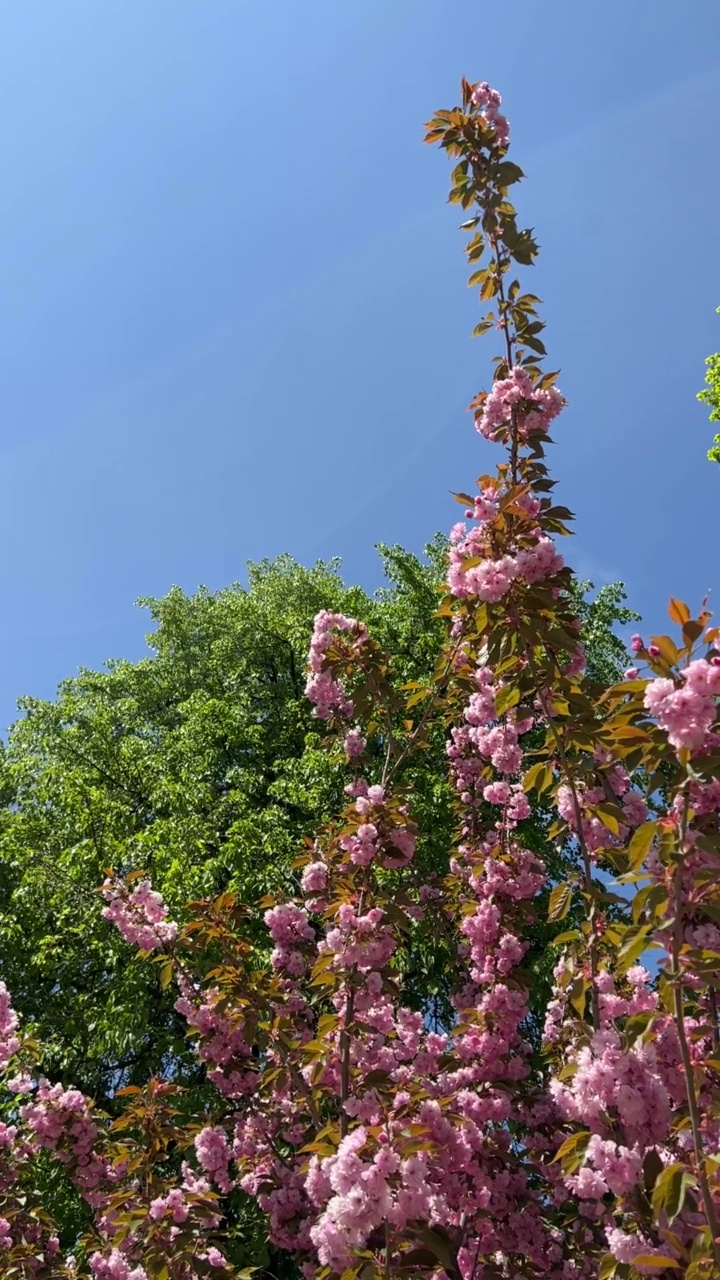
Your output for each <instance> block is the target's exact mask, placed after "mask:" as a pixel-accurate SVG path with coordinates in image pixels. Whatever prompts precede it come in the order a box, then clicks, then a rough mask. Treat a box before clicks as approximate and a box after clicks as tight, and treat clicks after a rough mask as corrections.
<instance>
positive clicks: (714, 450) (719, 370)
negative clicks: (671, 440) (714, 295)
mask: <svg viewBox="0 0 720 1280" xmlns="http://www.w3.org/2000/svg"><path fill="white" fill-rule="evenodd" d="M718 314H720V307H718ZM705 364H706V365H707V369H706V371H705V386H704V387H703V389H702V391H698V400H699V401H700V402H701V403H702V404H706V405H707V406H708V407H709V409H710V421H711V422H720V351H716V353H715V355H713V356H708V357H707V360H706V361H705ZM708 458H709V459H710V461H711V462H720V432H718V434H717V435H716V436H715V439H714V441H713V444H712V446H711V448H710V449H708Z"/></svg>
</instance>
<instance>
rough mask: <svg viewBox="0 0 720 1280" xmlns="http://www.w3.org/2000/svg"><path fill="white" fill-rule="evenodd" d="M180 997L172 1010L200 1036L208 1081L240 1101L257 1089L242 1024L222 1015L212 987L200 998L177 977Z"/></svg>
mask: <svg viewBox="0 0 720 1280" xmlns="http://www.w3.org/2000/svg"><path fill="white" fill-rule="evenodd" d="M178 985H179V987H180V993H181V994H180V997H179V999H178V1000H176V1002H175V1009H176V1010H177V1012H178V1013H179V1014H181V1015H182V1016H183V1017H184V1018H186V1019H187V1023H188V1026H190V1027H192V1028H193V1029H194V1030H196V1031H198V1032H199V1033H200V1038H199V1042H198V1050H197V1052H198V1057H199V1058H200V1061H201V1062H205V1063H207V1066H208V1079H209V1080H210V1081H211V1082H212V1084H214V1085H215V1088H216V1089H217V1090H218V1091H219V1092H220V1093H222V1094H223V1095H224V1096H225V1097H228V1098H242V1097H245V1096H246V1095H248V1094H252V1093H253V1092H254V1091H255V1089H256V1088H257V1070H256V1069H255V1066H254V1064H253V1062H252V1058H251V1053H252V1050H251V1048H250V1046H249V1045H248V1043H247V1041H246V1039H245V1034H244V1022H243V1020H242V1019H238V1018H237V1017H233V1016H232V1013H230V1012H221V1011H220V1008H219V1007H218V1006H219V1005H220V992H219V991H218V990H216V989H214V988H210V990H206V991H205V992H204V994H203V996H199V995H198V992H196V991H195V990H194V989H193V987H192V985H191V983H190V982H189V981H188V979H187V978H186V977H185V976H184V975H183V974H180V976H179V978H178Z"/></svg>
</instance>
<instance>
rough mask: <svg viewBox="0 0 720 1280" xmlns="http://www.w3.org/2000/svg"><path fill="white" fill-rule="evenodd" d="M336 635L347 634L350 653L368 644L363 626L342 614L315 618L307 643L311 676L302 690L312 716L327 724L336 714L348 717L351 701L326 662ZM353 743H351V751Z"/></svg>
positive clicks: (354, 741) (350, 710) (351, 705)
mask: <svg viewBox="0 0 720 1280" xmlns="http://www.w3.org/2000/svg"><path fill="white" fill-rule="evenodd" d="M336 633H341V634H342V633H346V634H347V635H348V637H350V638H351V645H350V651H351V653H353V654H355V655H358V654H359V653H360V652H361V651H362V647H363V645H364V644H365V642H366V640H367V629H366V627H365V624H364V623H362V622H357V621H356V620H355V618H346V617H345V615H344V614H342V613H330V612H329V611H328V610H327V609H324V610H323V611H322V612H321V613H319V614H318V615H317V617H316V618H315V625H314V627H313V634H312V640H311V642H310V660H309V666H310V674H309V676H308V680H307V684H306V686H305V693H306V696H307V697H308V698H309V699H310V701H311V702H312V703H313V704H314V706H315V715H316V716H317V717H318V718H319V719H320V720H329V719H330V717H331V716H332V715H333V714H335V715H338V716H343V717H347V716H351V715H352V713H353V704H352V700H351V699H350V698H349V697H348V695H347V693H346V692H345V689H344V688H343V684H342V681H341V680H339V679H337V678H336V677H335V676H333V675H332V674H331V668H330V666H329V664H328V662H327V655H328V651H329V650H330V648H331V646H332V644H333V640H334V638H335V634H336ZM355 745H356V739H355V738H353V739H351V746H352V749H353V750H354V748H355Z"/></svg>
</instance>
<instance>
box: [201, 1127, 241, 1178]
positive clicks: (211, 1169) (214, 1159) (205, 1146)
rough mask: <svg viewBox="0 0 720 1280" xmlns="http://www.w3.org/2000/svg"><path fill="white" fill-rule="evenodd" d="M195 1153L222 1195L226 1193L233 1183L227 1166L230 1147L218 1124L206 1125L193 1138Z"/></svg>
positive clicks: (228, 1165) (223, 1131) (230, 1155)
mask: <svg viewBox="0 0 720 1280" xmlns="http://www.w3.org/2000/svg"><path fill="white" fill-rule="evenodd" d="M195 1154H196V1155H197V1158H198V1160H199V1162H200V1165H201V1167H202V1168H203V1169H204V1170H205V1172H206V1173H207V1174H208V1176H209V1177H210V1178H211V1179H212V1181H213V1182H214V1183H215V1184H216V1186H217V1187H218V1188H219V1190H220V1191H222V1193H223V1194H224V1195H227V1194H228V1193H229V1192H230V1191H232V1188H233V1187H234V1185H235V1183H234V1182H233V1179H232V1178H231V1177H230V1173H229V1168H230V1161H231V1159H232V1149H231V1147H230V1143H229V1142H228V1136H227V1134H226V1132H225V1130H224V1129H223V1128H222V1127H221V1126H220V1125H215V1126H214V1127H213V1126H212V1125H208V1126H207V1127H206V1128H205V1129H202V1130H201V1131H200V1133H199V1134H198V1135H197V1137H196V1139H195Z"/></svg>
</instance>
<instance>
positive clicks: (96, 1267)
mask: <svg viewBox="0 0 720 1280" xmlns="http://www.w3.org/2000/svg"><path fill="white" fill-rule="evenodd" d="M90 1266H91V1268H92V1272H93V1275H94V1276H96V1278H97V1280H148V1275H147V1271H146V1270H145V1268H144V1267H134V1266H133V1265H132V1263H130V1262H128V1260H127V1258H126V1257H125V1255H124V1254H122V1253H121V1252H120V1250H119V1249H112V1250H111V1251H110V1253H109V1255H108V1256H107V1257H105V1255H104V1254H102V1253H99V1252H97V1253H93V1254H92V1255H91V1257H90Z"/></svg>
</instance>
